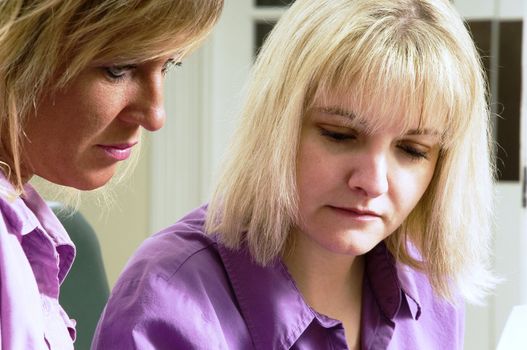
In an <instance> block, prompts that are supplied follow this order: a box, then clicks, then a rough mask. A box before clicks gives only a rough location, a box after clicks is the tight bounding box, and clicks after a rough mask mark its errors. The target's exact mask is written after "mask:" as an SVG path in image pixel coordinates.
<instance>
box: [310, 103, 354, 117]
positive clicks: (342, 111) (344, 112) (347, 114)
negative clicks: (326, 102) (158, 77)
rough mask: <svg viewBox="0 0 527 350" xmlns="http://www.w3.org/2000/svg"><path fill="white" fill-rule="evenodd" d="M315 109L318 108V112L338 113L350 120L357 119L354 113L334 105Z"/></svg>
mask: <svg viewBox="0 0 527 350" xmlns="http://www.w3.org/2000/svg"><path fill="white" fill-rule="evenodd" d="M315 109H316V110H318V111H319V112H323V113H327V114H333V115H340V116H343V117H347V118H350V119H351V120H354V119H357V116H356V115H355V113H353V112H351V111H347V110H345V109H344V108H342V107H336V106H332V107H315Z"/></svg>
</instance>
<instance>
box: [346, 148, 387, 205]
mask: <svg viewBox="0 0 527 350" xmlns="http://www.w3.org/2000/svg"><path fill="white" fill-rule="evenodd" d="M353 163H354V164H353V165H352V171H351V173H350V175H349V179H348V186H349V187H350V188H351V189H352V190H354V191H358V192H360V193H362V194H363V195H365V196H367V197H370V198H375V197H379V196H381V195H382V194H384V193H386V192H388V159H387V156H386V155H385V154H384V153H383V152H374V151H371V150H370V151H364V152H362V153H361V154H360V155H359V157H357V158H355V159H354V161H353Z"/></svg>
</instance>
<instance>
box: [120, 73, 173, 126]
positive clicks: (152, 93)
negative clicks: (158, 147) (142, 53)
mask: <svg viewBox="0 0 527 350" xmlns="http://www.w3.org/2000/svg"><path fill="white" fill-rule="evenodd" d="M135 88H136V93H135V94H134V97H133V98H134V100H135V101H134V103H133V104H132V105H133V106H134V108H133V109H132V111H131V112H129V113H125V114H124V115H125V117H124V119H126V121H127V122H130V123H135V124H138V125H141V126H142V127H143V128H145V129H146V130H148V131H156V130H159V129H161V128H162V127H163V125H164V124H165V119H166V114H165V107H164V104H163V75H162V74H161V73H157V72H152V73H150V74H149V75H145V76H143V77H142V78H141V79H138V81H137V85H136V87H135Z"/></svg>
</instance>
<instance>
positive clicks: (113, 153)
mask: <svg viewBox="0 0 527 350" xmlns="http://www.w3.org/2000/svg"><path fill="white" fill-rule="evenodd" d="M134 145H135V143H133V144H132V143H128V144H116V145H98V146H99V147H100V148H102V149H103V150H104V152H106V154H107V155H109V156H110V157H112V158H113V159H115V160H118V161H121V160H126V159H128V158H129V157H130V154H131V153H132V147H133V146H134Z"/></svg>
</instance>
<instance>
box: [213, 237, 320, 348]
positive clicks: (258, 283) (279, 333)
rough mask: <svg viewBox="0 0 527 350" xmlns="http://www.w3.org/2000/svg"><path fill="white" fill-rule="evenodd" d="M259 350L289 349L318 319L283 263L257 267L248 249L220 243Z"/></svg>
mask: <svg viewBox="0 0 527 350" xmlns="http://www.w3.org/2000/svg"><path fill="white" fill-rule="evenodd" d="M218 250H219V253H220V256H221V258H222V260H223V263H224V265H225V269H226V271H227V274H228V275H229V278H230V280H231V284H232V287H233V290H234V293H235V295H236V298H237V300H238V303H239V305H240V311H241V313H242V315H243V317H244V319H245V322H246V324H247V327H248V329H249V332H250V333H251V338H252V339H253V342H254V345H255V348H256V349H266V350H267V349H283V348H285V349H289V348H290V347H291V346H292V345H293V344H294V343H295V342H296V340H297V339H298V338H299V337H300V336H301V334H302V333H303V332H304V330H305V329H306V328H307V327H308V326H309V324H310V323H311V322H312V321H313V319H314V318H315V315H314V312H313V311H312V310H311V309H310V308H309V307H308V306H307V305H306V303H305V302H304V300H303V298H302V296H301V294H300V292H299V291H298V289H297V288H296V286H295V284H294V282H293V280H292V278H291V276H290V275H289V273H288V272H287V270H286V268H285V266H284V265H283V264H282V263H281V262H280V261H275V262H274V263H271V264H270V265H268V266H266V267H262V266H260V265H258V264H256V263H255V262H254V261H253V260H252V259H251V257H250V255H249V253H248V251H247V250H246V249H239V250H231V249H229V248H226V247H225V246H223V245H221V244H218Z"/></svg>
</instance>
